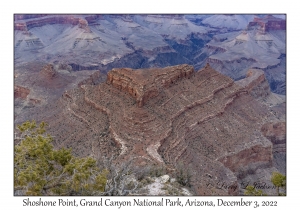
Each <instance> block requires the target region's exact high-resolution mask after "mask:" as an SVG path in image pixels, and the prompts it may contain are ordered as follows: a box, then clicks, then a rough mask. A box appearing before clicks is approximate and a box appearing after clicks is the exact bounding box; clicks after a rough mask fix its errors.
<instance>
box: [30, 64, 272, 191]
mask: <svg viewBox="0 0 300 210" xmlns="http://www.w3.org/2000/svg"><path fill="white" fill-rule="evenodd" d="M249 74H252V77H253V78H254V79H252V80H251V82H248V83H247V85H244V86H241V85H238V84H236V83H235V82H234V81H233V80H232V79H230V78H228V77H226V76H224V75H222V74H220V73H218V72H217V71H215V70H214V69H212V68H211V67H210V66H209V65H207V66H206V67H205V68H203V69H200V70H199V71H198V72H195V71H194V69H193V67H192V66H189V65H178V66H173V67H168V68H164V69H143V70H132V69H128V68H121V69H113V70H112V71H111V72H109V73H108V76H107V82H106V83H100V84H99V85H80V87H79V88H75V89H73V90H68V91H65V92H64V94H63V96H62V97H61V98H60V99H59V100H58V101H57V102H56V103H51V104H48V105H47V106H46V107H45V108H41V109H40V110H39V111H36V112H35V113H32V117H33V118H34V119H36V120H37V121H41V120H43V121H46V122H48V123H49V131H50V134H52V135H53V136H55V140H54V143H55V145H56V146H57V147H62V146H65V147H70V148H72V150H73V152H74V153H75V154H76V155H83V156H86V155H92V156H94V157H102V156H103V155H104V156H106V157H108V156H111V155H114V156H115V157H116V161H121V162H122V161H125V160H128V159H134V161H135V163H136V164H137V165H139V166H143V165H147V164H163V165H165V166H166V167H167V168H168V169H169V170H173V169H174V168H176V167H177V165H178V164H180V163H183V164H184V165H186V166H187V167H188V168H189V169H190V170H191V173H192V174H193V180H192V185H193V186H194V191H195V192H196V194H198V195H229V194H230V195H237V194H238V193H239V189H238V188H239V187H240V186H239V184H238V182H239V180H240V178H243V177H245V176H247V174H248V173H250V172H249V171H252V172H253V171H256V170H257V169H258V168H261V167H271V166H272V165H273V147H272V143H271V142H270V141H269V140H268V137H267V138H266V137H265V136H269V135H268V134H265V133H266V132H265V129H263V132H261V128H262V126H263V125H266V123H268V122H272V123H273V122H274V123H275V122H277V121H278V120H277V118H276V117H275V116H274V115H273V114H272V113H271V112H270V110H269V107H268V106H265V105H264V104H262V103H260V102H259V101H257V100H255V98H254V97H253V96H252V95H251V94H250V92H251V91H252V90H253V89H255V87H254V86H255V85H256V84H261V82H263V81H262V77H261V75H260V74H256V73H255V72H253V73H249ZM245 84H246V82H245ZM250 90H251V91H250ZM220 183H224V184H223V185H222V186H219V185H220Z"/></svg>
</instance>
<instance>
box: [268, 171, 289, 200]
mask: <svg viewBox="0 0 300 210" xmlns="http://www.w3.org/2000/svg"><path fill="white" fill-rule="evenodd" d="M271 181H272V183H273V184H274V185H275V186H276V192H277V195H285V193H279V189H280V188H283V189H285V187H286V176H284V175H282V174H281V173H279V172H273V174H272V177H271Z"/></svg>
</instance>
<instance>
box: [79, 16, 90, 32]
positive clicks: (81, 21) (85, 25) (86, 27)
mask: <svg viewBox="0 0 300 210" xmlns="http://www.w3.org/2000/svg"><path fill="white" fill-rule="evenodd" d="M78 27H79V28H82V29H84V31H85V33H91V29H90V27H89V25H88V21H87V20H86V19H79V21H78Z"/></svg>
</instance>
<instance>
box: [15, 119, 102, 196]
mask: <svg viewBox="0 0 300 210" xmlns="http://www.w3.org/2000/svg"><path fill="white" fill-rule="evenodd" d="M45 127H46V124H45V123H44V122H42V123H40V125H39V126H37V125H36V123H35V122H34V121H32V122H29V121H27V122H25V123H23V124H22V125H18V126H17V128H18V136H17V139H21V141H20V142H19V143H18V144H17V145H15V149H14V191H15V194H16V195H100V194H101V193H102V192H103V191H104V190H105V185H106V182H107V178H106V177H107V174H108V171H107V170H102V171H101V170H100V169H99V168H98V167H97V166H96V160H95V159H93V158H91V157H85V158H79V157H74V156H73V155H72V153H71V149H65V148H62V149H59V150H55V149H54V148H53V145H52V143H51V142H52V137H51V136H49V135H45V132H46V130H45Z"/></svg>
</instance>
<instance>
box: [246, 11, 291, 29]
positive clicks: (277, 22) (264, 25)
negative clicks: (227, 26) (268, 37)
mask: <svg viewBox="0 0 300 210" xmlns="http://www.w3.org/2000/svg"><path fill="white" fill-rule="evenodd" d="M254 27H256V28H258V29H259V30H261V31H262V32H268V31H271V30H286V21H285V20H283V19H281V18H276V17H274V16H272V15H267V16H265V17H263V18H259V17H255V18H254V20H253V21H251V22H250V23H249V24H248V27H247V28H248V30H249V29H251V28H254Z"/></svg>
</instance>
